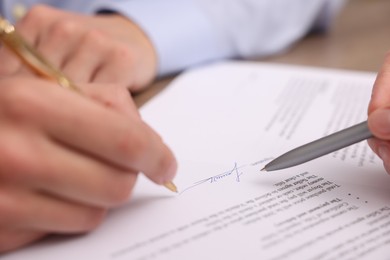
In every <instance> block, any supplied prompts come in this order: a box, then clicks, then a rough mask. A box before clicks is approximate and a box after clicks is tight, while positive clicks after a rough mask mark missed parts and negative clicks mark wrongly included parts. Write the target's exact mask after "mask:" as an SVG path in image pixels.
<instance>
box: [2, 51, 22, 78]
mask: <svg viewBox="0 0 390 260" xmlns="http://www.w3.org/2000/svg"><path fill="white" fill-rule="evenodd" d="M0 60H1V63H0V77H2V76H9V75H12V74H14V73H16V72H17V71H18V70H19V69H20V67H21V63H20V60H19V59H18V58H17V57H16V55H15V54H14V53H13V52H11V51H10V50H9V49H8V48H7V47H6V46H1V45H0Z"/></svg>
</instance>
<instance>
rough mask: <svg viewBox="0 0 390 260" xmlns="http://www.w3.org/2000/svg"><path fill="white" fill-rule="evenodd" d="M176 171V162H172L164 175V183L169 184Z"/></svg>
mask: <svg viewBox="0 0 390 260" xmlns="http://www.w3.org/2000/svg"><path fill="white" fill-rule="evenodd" d="M176 171H177V162H176V160H173V161H172V163H171V165H170V166H169V168H168V170H167V173H166V175H165V176H166V178H165V181H164V183H169V182H171V181H172V180H173V178H174V177H175V175H176Z"/></svg>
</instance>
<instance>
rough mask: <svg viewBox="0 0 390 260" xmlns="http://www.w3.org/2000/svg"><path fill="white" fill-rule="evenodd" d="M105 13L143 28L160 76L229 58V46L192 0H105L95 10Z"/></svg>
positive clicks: (96, 3) (93, 8)
mask: <svg viewBox="0 0 390 260" xmlns="http://www.w3.org/2000/svg"><path fill="white" fill-rule="evenodd" d="M103 10H106V11H107V10H108V11H114V12H117V13H120V14H122V15H124V16H127V17H128V18H129V19H131V20H132V21H133V22H135V23H136V24H137V25H138V26H140V27H141V29H142V30H143V31H144V32H145V33H146V35H147V36H148V37H149V39H150V40H151V41H152V44H153V45H154V47H155V49H156V52H157V55H158V75H159V76H162V75H167V74H171V73H174V72H177V71H180V70H182V69H184V68H188V67H190V66H192V65H195V64H199V63H203V62H206V61H211V60H215V59H220V58H223V57H226V56H229V53H230V52H229V46H228V45H227V44H224V42H223V41H221V40H220V39H218V37H217V35H216V33H215V31H214V30H213V25H212V24H211V23H210V21H208V19H207V17H206V16H205V14H204V13H203V12H202V10H201V9H200V8H199V6H197V5H196V4H195V3H194V2H193V1H191V0H140V1H134V0H133V1H131V0H127V1H101V2H95V4H94V6H93V7H92V10H91V11H93V12H99V11H103Z"/></svg>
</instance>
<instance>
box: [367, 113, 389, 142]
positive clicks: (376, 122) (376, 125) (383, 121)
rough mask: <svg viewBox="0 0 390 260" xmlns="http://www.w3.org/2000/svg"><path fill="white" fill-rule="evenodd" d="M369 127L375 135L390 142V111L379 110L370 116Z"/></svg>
mask: <svg viewBox="0 0 390 260" xmlns="http://www.w3.org/2000/svg"><path fill="white" fill-rule="evenodd" d="M368 127H369V128H370V130H371V132H372V133H373V135H374V136H375V137H377V138H379V139H382V140H390V109H388V108H386V109H377V110H375V111H373V112H372V113H371V114H370V115H369V116H368Z"/></svg>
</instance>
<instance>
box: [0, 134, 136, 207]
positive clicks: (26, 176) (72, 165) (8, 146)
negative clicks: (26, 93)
mask: <svg viewBox="0 0 390 260" xmlns="http://www.w3.org/2000/svg"><path fill="white" fill-rule="evenodd" d="M0 134H1V136H0V143H1V147H0V153H1V155H2V156H1V157H0V171H1V173H0V178H1V179H3V180H5V181H7V182H12V183H18V185H24V186H27V187H31V188H34V189H36V190H41V191H44V192H46V193H48V194H52V195H55V196H57V197H61V198H64V199H67V200H72V201H75V202H77V203H80V204H86V205H89V206H98V207H113V206H117V205H119V204H122V203H124V202H126V201H128V199H129V197H130V193H131V191H132V189H133V186H134V184H135V181H136V174H135V173H134V172H129V171H124V170H122V169H118V168H117V167H113V166H111V165H109V164H105V163H103V162H101V161H98V160H95V159H94V158H91V157H89V156H88V155H85V154H80V153H79V152H78V151H74V150H70V149H69V148H68V147H65V146H62V145H61V144H58V143H55V142H54V143H53V141H52V140H48V139H47V137H45V136H42V135H41V133H26V130H20V129H18V128H9V129H8V130H6V129H4V127H3V129H2V130H1V131H0ZM15 146H16V147H15ZM21 149H22V151H21Z"/></svg>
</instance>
